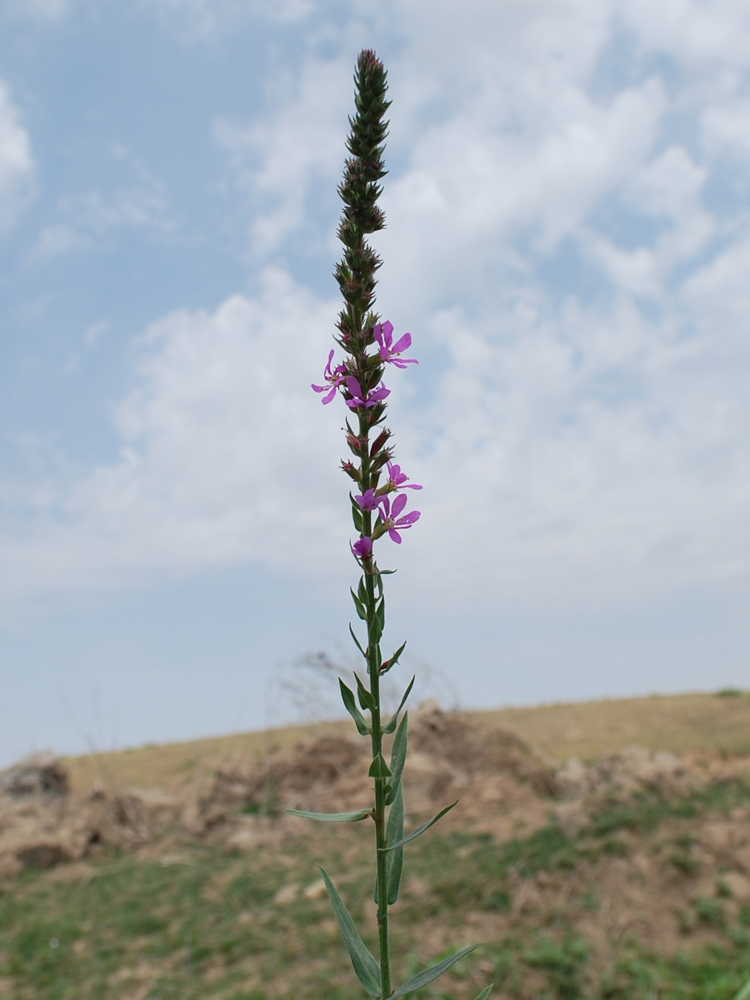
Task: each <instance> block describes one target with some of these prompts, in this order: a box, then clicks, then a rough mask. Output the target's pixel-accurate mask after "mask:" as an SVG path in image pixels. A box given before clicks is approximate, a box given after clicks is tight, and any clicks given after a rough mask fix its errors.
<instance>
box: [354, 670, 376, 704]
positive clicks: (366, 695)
mask: <svg viewBox="0 0 750 1000" xmlns="http://www.w3.org/2000/svg"><path fill="white" fill-rule="evenodd" d="M354 680H355V681H356V682H357V697H358V698H359V704H360V705H361V706H362V708H364V709H366V710H367V711H369V712H372V710H373V709H374V708H375V699H374V698H373V696H372V695H371V694H370V692H369V691H368V690H367V688H366V687H365V686H364V684H363V683H362V681H361V680H360V679H359V677H358V676H357V675H356V674H355V675H354Z"/></svg>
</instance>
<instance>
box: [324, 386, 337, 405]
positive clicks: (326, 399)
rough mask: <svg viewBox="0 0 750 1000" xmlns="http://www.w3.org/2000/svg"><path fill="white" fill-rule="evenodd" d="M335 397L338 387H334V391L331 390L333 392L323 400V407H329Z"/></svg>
mask: <svg viewBox="0 0 750 1000" xmlns="http://www.w3.org/2000/svg"><path fill="white" fill-rule="evenodd" d="M335 395H336V386H334V387H333V389H331V391H330V392H329V393H328V395H327V396H324V397H323V399H322V403H323V406H327V405H328V404H329V403H330V402H331V400H332V399H333V397H334V396H335Z"/></svg>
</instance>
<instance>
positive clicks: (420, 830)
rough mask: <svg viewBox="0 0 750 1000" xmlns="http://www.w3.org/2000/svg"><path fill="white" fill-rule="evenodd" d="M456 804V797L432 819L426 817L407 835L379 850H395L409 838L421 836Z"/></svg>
mask: <svg viewBox="0 0 750 1000" xmlns="http://www.w3.org/2000/svg"><path fill="white" fill-rule="evenodd" d="M457 805H458V799H457V800H456V801H455V802H451V804H450V805H449V806H446V807H445V809H441V810H440V812H439V813H438V814H437V816H433V817H432V819H428V820H427V822H426V823H423V824H422V825H421V826H418V827H417V829H416V830H412V832H411V833H410V834H409V836H408V837H404V839H403V840H399V841H398V843H396V844H389V845H388V847H381V848H380V850H381V851H395V850H396V848H397V847H403V846H404V844H408V843H409V841H410V840H416V838H417V837H421V836H422V834H423V833H424V832H425V831H426V830H429V829H430V827H431V826H434V825H435V824H436V823H437V821H438V820H439V819H442V818H443V816H445V814H446V813H447V812H450V811H451V809H452V808H453V807H454V806H457Z"/></svg>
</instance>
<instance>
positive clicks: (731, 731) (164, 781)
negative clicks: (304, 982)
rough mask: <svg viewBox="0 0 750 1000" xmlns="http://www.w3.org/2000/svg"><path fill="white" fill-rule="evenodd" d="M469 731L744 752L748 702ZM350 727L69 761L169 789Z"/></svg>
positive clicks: (601, 712)
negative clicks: (236, 763)
mask: <svg viewBox="0 0 750 1000" xmlns="http://www.w3.org/2000/svg"><path fill="white" fill-rule="evenodd" d="M466 717H467V719H468V720H469V721H470V722H471V724H472V726H477V727H481V728H485V727H486V728H487V729H495V728H497V727H502V728H504V729H507V730H509V731H511V732H513V733H515V734H516V735H517V736H519V737H520V738H521V739H522V740H523V741H524V742H525V743H527V744H528V745H529V746H530V747H532V748H533V749H534V750H536V751H537V752H539V753H541V754H543V755H544V756H545V757H547V758H549V759H552V760H555V761H564V760H566V759H568V758H570V757H578V758H579V759H581V760H584V761H589V760H595V759H596V758H598V757H600V756H602V755H603V754H607V753H615V752H616V751H618V750H622V749H623V747H626V746H629V745H631V744H636V745H638V746H642V747H645V748H646V749H648V750H670V751H672V752H673V753H684V752H686V751H690V750H704V749H705V750H719V751H722V752H727V753H748V752H750V696H749V695H747V694H742V695H735V696H730V697H720V696H717V695H716V694H684V695H670V696H653V697H650V698H627V699H622V700H615V699H612V700H605V701H588V702H574V703H570V704H556V705H539V706H535V707H533V708H501V709H497V710H495V711H490V712H469V713H466ZM347 727H348V723H346V722H333V723H323V724H318V725H314V726H294V727H290V728H288V729H274V730H267V731H265V732H256V733H240V734H234V735H231V736H219V737H214V738H212V739H205V740H194V741H191V742H188V743H170V744H166V745H163V746H146V747H140V748H138V749H135V750H124V751H117V752H112V753H100V754H95V755H92V754H87V755H86V756H82V757H72V758H69V759H68V761H67V763H68V765H69V767H70V772H71V779H72V783H73V787H74V789H76V790H83V789H86V788H90V787H91V785H92V784H95V783H97V782H98V783H101V784H103V785H105V786H106V787H109V788H124V787H128V786H137V787H155V786H158V787H161V788H164V789H175V788H179V787H180V786H183V785H186V784H189V783H192V782H194V781H195V780H196V779H197V780H200V778H201V777H202V776H203V775H206V776H208V775H211V774H212V773H213V772H215V771H216V769H217V768H218V767H221V766H226V765H228V764H229V765H231V763H232V762H233V761H234V760H237V759H239V758H240V757H242V758H244V759H245V760H247V758H248V757H250V758H253V757H254V758H259V757H261V756H263V755H264V754H267V753H268V752H269V751H270V750H271V749H272V748H280V749H282V750H284V749H290V748H292V747H293V746H295V745H296V744H297V743H300V742H307V741H308V740H310V739H312V738H315V737H317V736H320V735H322V734H323V733H327V732H340V731H342V730H344V731H346V730H347Z"/></svg>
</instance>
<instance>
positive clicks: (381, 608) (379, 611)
mask: <svg viewBox="0 0 750 1000" xmlns="http://www.w3.org/2000/svg"><path fill="white" fill-rule="evenodd" d="M375 614H376V615H377V618H378V621H379V622H380V632H381V634H382V633H383V632H384V631H385V598H384V597H381V598H380V603H379V604H378V606H377V608H375Z"/></svg>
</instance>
